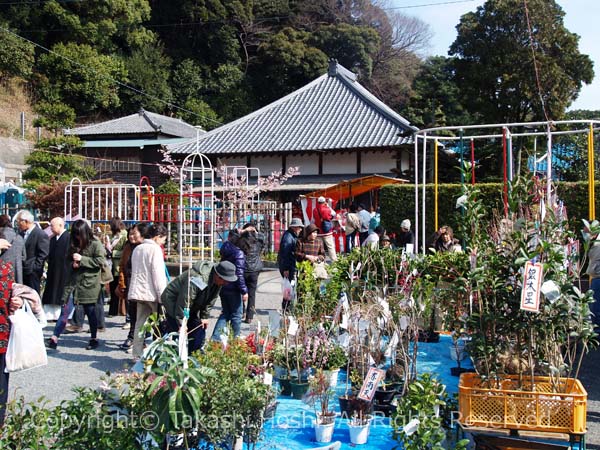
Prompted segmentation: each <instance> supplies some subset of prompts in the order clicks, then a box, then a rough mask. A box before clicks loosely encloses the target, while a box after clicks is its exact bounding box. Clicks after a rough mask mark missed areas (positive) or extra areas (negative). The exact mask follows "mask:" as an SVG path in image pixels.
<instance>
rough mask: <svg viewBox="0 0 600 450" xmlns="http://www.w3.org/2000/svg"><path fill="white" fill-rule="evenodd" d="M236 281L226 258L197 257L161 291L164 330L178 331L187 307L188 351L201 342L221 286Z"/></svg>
mask: <svg viewBox="0 0 600 450" xmlns="http://www.w3.org/2000/svg"><path fill="white" fill-rule="evenodd" d="M235 281H237V275H236V273H235V265H233V264H232V263H230V262H229V261H221V262H220V263H214V262H209V261H196V262H195V263H194V265H193V266H192V267H191V268H190V269H189V270H186V271H185V272H183V273H182V274H181V275H179V276H178V277H177V278H174V279H173V280H172V281H171V282H170V283H169V284H168V285H167V287H166V289H165V290H164V292H163V293H162V295H161V297H160V300H161V303H162V305H163V308H164V313H165V316H166V321H167V329H166V331H167V332H177V331H179V328H180V326H181V321H182V320H183V317H184V315H185V311H184V309H185V308H188V307H189V320H188V327H187V328H188V330H189V331H188V339H189V346H188V348H189V351H190V353H191V352H194V351H196V350H199V349H200V348H202V346H203V345H204V340H205V337H206V328H207V327H208V317H209V314H210V310H211V308H212V307H213V306H214V304H215V302H216V301H217V298H219V294H220V293H221V288H222V287H223V286H225V285H227V284H229V283H233V282H235Z"/></svg>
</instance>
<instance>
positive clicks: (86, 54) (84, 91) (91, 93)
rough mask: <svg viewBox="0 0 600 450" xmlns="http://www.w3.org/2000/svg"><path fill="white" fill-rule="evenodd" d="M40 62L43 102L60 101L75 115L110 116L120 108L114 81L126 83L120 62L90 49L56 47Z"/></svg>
mask: <svg viewBox="0 0 600 450" xmlns="http://www.w3.org/2000/svg"><path fill="white" fill-rule="evenodd" d="M52 50H53V52H52V53H48V54H45V55H42V56H41V57H40V60H39V70H40V80H39V87H40V90H41V92H40V94H41V97H42V99H43V100H48V101H53V100H55V99H59V100H60V101H62V102H63V103H65V104H67V105H69V106H70V107H72V108H73V109H75V111H76V112H77V114H78V115H86V114H90V113H96V112H99V111H106V112H111V111H115V109H116V108H117V107H118V106H119V105H120V104H121V99H120V97H119V86H118V84H117V83H115V80H118V81H126V75H127V71H126V69H125V66H124V64H123V62H122V61H121V60H119V59H117V58H115V57H112V56H107V55H101V54H99V53H98V52H97V51H96V50H94V49H93V48H92V47H90V46H89V45H78V44H73V43H69V44H57V45H55V46H54V47H53V48H52Z"/></svg>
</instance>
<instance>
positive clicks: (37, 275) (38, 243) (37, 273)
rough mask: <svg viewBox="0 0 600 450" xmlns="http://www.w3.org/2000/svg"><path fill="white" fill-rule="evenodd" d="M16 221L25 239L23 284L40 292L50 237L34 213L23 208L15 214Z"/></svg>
mask: <svg viewBox="0 0 600 450" xmlns="http://www.w3.org/2000/svg"><path fill="white" fill-rule="evenodd" d="M15 222H16V223H17V228H18V229H19V231H20V233H21V236H23V239H24V240H25V253H26V255H27V256H26V259H25V262H24V263H23V284H25V285H26V286H29V287H30V288H32V289H33V290H35V291H36V292H37V293H38V294H39V293H40V280H41V279H42V274H43V273H44V262H46V258H48V252H49V250H50V239H48V236H47V235H46V233H44V232H43V231H42V229H41V228H40V227H38V226H37V225H36V224H35V222H34V219H33V214H31V213H30V212H29V211H27V210H25V209H22V210H21V211H19V212H18V213H17V215H16V216H15Z"/></svg>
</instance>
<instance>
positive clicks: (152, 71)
mask: <svg viewBox="0 0 600 450" xmlns="http://www.w3.org/2000/svg"><path fill="white" fill-rule="evenodd" d="M124 62H125V69H126V70H127V73H128V74H129V77H128V78H129V83H128V84H130V85H132V86H133V87H135V88H136V89H138V90H140V91H142V92H145V93H146V94H149V95H151V96H149V95H144V94H140V93H138V92H136V91H131V90H128V89H126V90H123V93H122V94H121V96H120V97H121V100H122V103H123V105H122V107H121V110H122V111H123V112H124V113H131V111H137V110H139V109H140V108H144V109H147V110H149V111H154V112H157V113H162V112H164V111H165V110H166V109H167V102H171V101H172V100H173V93H172V92H171V87H170V86H169V78H170V75H171V58H169V57H168V56H166V55H165V53H164V47H163V45H162V44H147V45H143V46H141V47H139V48H137V49H135V50H133V51H132V53H131V55H130V56H127V57H125V58H124Z"/></svg>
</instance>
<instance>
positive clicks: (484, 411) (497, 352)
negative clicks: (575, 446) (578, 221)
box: [453, 178, 596, 433]
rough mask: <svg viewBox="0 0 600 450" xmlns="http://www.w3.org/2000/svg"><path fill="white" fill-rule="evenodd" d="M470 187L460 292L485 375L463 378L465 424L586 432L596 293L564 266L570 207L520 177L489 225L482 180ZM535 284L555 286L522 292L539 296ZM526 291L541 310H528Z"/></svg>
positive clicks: (481, 372)
mask: <svg viewBox="0 0 600 450" xmlns="http://www.w3.org/2000/svg"><path fill="white" fill-rule="evenodd" d="M464 190H465V196H466V198H467V202H466V208H465V214H464V223H463V235H464V236H465V238H467V252H468V255H469V266H468V269H467V271H466V272H465V273H464V275H463V276H462V277H460V279H457V281H456V282H455V283H453V289H455V290H456V291H457V293H458V294H460V297H459V298H461V299H462V300H463V301H464V302H465V304H464V305H463V307H462V310H463V311H466V313H467V314H466V317H465V321H464V324H465V331H466V332H467V333H468V334H469V336H470V337H471V342H470V345H469V352H470V355H471V358H472V359H473V361H474V365H475V368H476V370H477V373H476V374H469V373H465V374H462V375H461V379H460V383H459V405H460V412H461V422H462V423H464V424H467V425H473V426H485V427H502V428H526V429H529V430H537V431H545V430H546V431H550V430H551V431H562V432H566V433H582V432H585V429H586V423H585V421H586V414H585V409H586V396H585V391H584V389H583V387H582V386H581V383H580V382H579V381H578V380H577V375H578V370H579V367H580V363H581V358H582V357H583V356H584V355H585V353H586V352H587V350H588V349H589V348H590V346H591V345H593V344H594V340H595V336H596V335H595V334H594V332H593V326H592V323H591V321H590V320H589V317H590V309H589V305H590V303H591V302H592V293H591V292H587V293H582V292H581V291H580V290H579V289H578V288H577V287H576V286H575V285H576V282H577V277H578V274H576V273H573V272H572V271H569V270H565V261H566V256H565V251H564V245H565V243H567V242H568V241H569V240H570V239H573V238H575V235H574V234H573V233H572V232H570V231H569V230H568V228H567V227H566V226H565V225H566V218H565V216H564V210H563V208H562V207H561V205H560V204H559V202H558V201H557V199H556V196H555V197H554V199H553V200H552V201H551V202H550V203H546V201H545V200H546V199H545V195H543V193H544V192H546V186H544V185H543V182H541V181H539V180H537V179H524V178H518V179H516V180H515V181H514V182H513V183H511V186H510V189H509V190H508V192H509V193H508V199H507V200H508V201H507V203H506V208H505V214H504V215H501V214H496V215H495V216H494V217H493V218H492V220H491V221H490V222H488V223H486V222H485V221H483V220H481V218H482V217H485V216H486V211H485V207H484V205H483V204H482V201H481V195H480V193H479V191H478V188H477V186H470V185H469V186H467V185H465V187H464ZM553 192H556V191H555V190H553ZM532 263H536V264H539V265H538V266H532ZM536 267H539V268H540V269H541V271H539V272H538V271H537V269H536ZM534 279H535V280H534ZM534 281H535V283H538V282H539V283H540V284H541V285H542V286H544V285H548V284H550V285H551V286H552V288H551V289H546V290H545V291H546V292H547V293H551V294H552V295H547V294H543V292H544V289H539V290H538V289H536V292H537V294H538V295H536V296H535V297H533V298H531V297H529V296H527V297H525V295H523V296H522V294H527V293H531V292H532V291H531V290H530V289H529V287H528V286H529V284H528V282H530V283H532V284H531V286H533V287H534V288H535V286H537V284H533V282H534ZM524 290H525V293H524V292H523V291H524ZM540 292H541V294H540ZM522 297H523V301H524V302H529V301H531V303H533V307H532V309H533V310H534V311H535V312H532V311H528V310H526V309H523V308H521V304H522V303H521V302H522ZM526 306H528V305H526ZM536 306H537V308H536ZM515 355H516V356H515ZM476 398H484V399H486V401H480V402H477V401H474V399H476Z"/></svg>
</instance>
